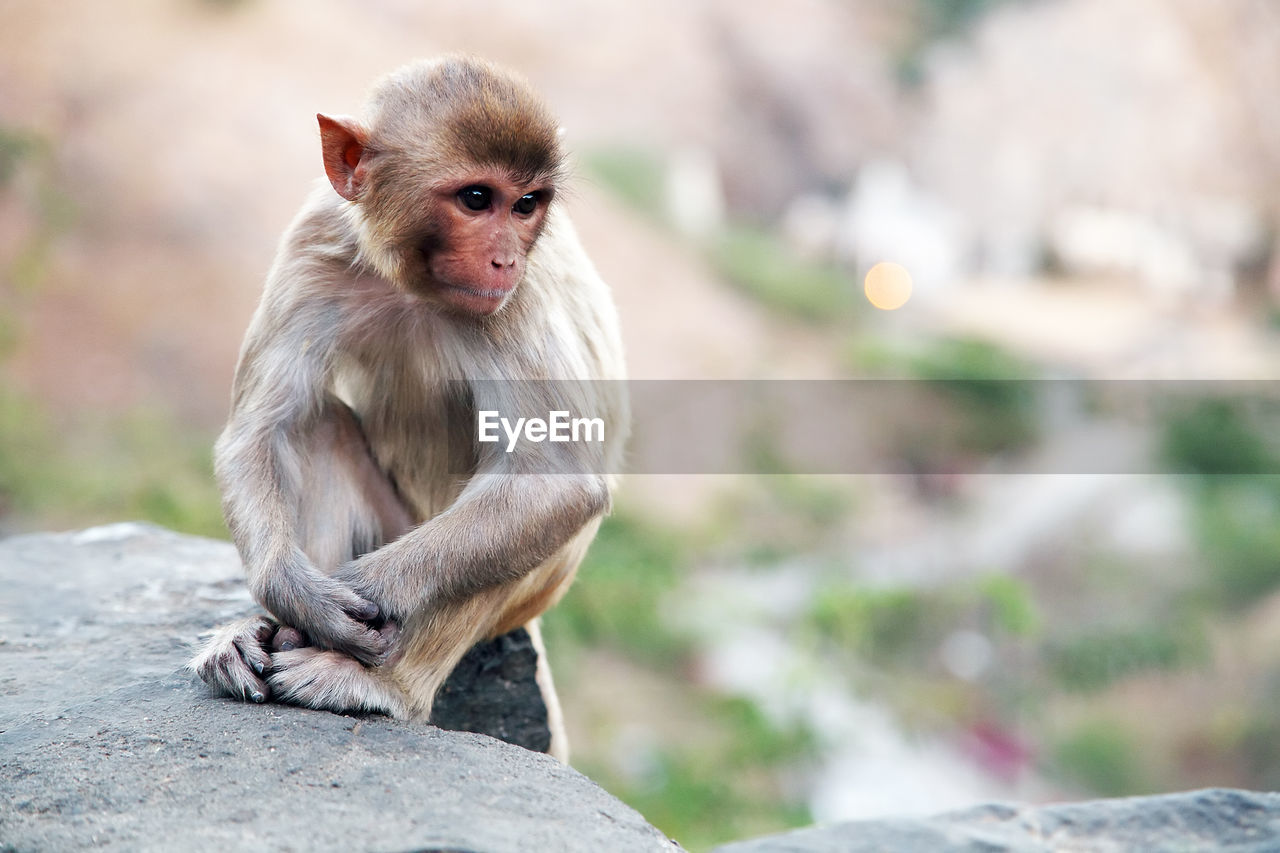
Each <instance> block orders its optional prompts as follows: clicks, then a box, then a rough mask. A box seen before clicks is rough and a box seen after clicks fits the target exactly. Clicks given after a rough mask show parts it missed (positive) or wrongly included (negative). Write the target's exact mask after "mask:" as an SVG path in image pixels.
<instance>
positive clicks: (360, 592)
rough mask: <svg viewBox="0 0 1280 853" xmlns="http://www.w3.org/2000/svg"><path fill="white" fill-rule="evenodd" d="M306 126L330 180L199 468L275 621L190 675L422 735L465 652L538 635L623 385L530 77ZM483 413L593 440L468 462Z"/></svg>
mask: <svg viewBox="0 0 1280 853" xmlns="http://www.w3.org/2000/svg"><path fill="white" fill-rule="evenodd" d="M318 119H319V123H320V139H321V147H322V152H323V159H324V170H325V174H326V175H327V176H328V183H326V184H323V185H322V186H321V187H320V188H319V189H318V191H316V192H315V193H314V194H313V195H312V196H311V198H310V199H309V200H308V201H307V203H306V204H305V205H304V207H303V208H302V211H301V212H300V213H299V214H298V216H297V218H296V219H295V220H294V222H293V224H292V225H291V226H290V227H289V229H288V231H287V232H286V233H285V235H284V238H283V240H282V242H281V245H280V249H279V252H278V254H277V256H276V260H275V263H274V265H273V266H272V268H271V272H270V274H269V276H268V278H267V283H266V288H265V291H264V293H263V296H262V302H261V304H260V305H259V307H258V310H257V313H256V314H255V316H254V318H253V321H252V323H251V325H250V327H249V331H248V334H247V336H246V338H245V341H244V346H243V349H242V350H241V354H240V362H239V365H238V367H237V369H236V377H235V384H234V391H233V395H232V398H233V399H232V410H231V416H230V420H229V422H228V424H227V427H226V429H225V431H224V432H223V433H222V435H221V437H220V438H219V439H218V443H217V446H216V450H215V458H216V471H217V477H218V482H219V484H220V486H221V488H222V493H223V510H224V512H225V515H226V519H227V524H228V526H229V527H230V530H231V534H232V537H233V538H234V539H235V543H236V546H237V548H238V549H239V551H240V555H241V557H242V559H243V561H244V565H245V571H246V575H247V580H248V585H249V589H250V591H251V592H252V593H253V595H254V597H255V598H256V599H257V600H258V602H259V603H261V604H262V606H263V607H264V608H266V610H268V611H269V612H270V613H271V614H272V615H273V616H274V617H275V618H274V619H269V618H265V617H251V618H248V619H245V620H242V621H240V622H238V623H236V624H233V625H229V626H227V627H225V628H222V629H221V630H219V631H218V632H217V633H216V634H215V636H214V637H213V639H212V640H211V641H210V642H209V644H208V646H207V647H206V648H205V649H204V650H203V651H202V652H201V653H200V654H199V656H197V657H196V659H195V660H194V661H193V662H192V666H193V668H194V669H195V670H196V671H197V672H198V673H199V674H200V676H201V678H203V679H204V680H205V681H206V682H208V683H209V684H210V685H212V686H213V687H215V688H216V689H219V690H221V691H223V692H225V693H228V694H230V695H232V696H236V697H240V698H243V699H251V700H253V701H257V702H262V701H265V700H266V699H268V698H271V699H275V700H278V701H282V702H291V703H295V704H300V705H305V706H308V707H312V708H326V709H330V710H334V711H371V712H381V713H386V714H390V715H392V716H396V717H407V718H412V719H418V720H426V719H427V718H428V717H429V716H430V714H431V705H432V700H433V698H434V696H435V693H436V691H437V689H438V688H439V687H440V685H441V683H442V682H443V681H444V679H445V678H446V677H447V676H448V675H449V673H450V671H451V670H452V669H453V667H454V665H455V664H456V663H457V662H458V660H459V659H460V658H461V657H462V656H463V655H464V654H465V653H466V652H467V650H468V649H469V648H471V646H472V645H474V644H475V643H476V642H478V641H480V640H483V639H485V638H488V637H493V636H498V635H501V634H503V633H505V632H507V631H510V630H513V629H515V628H517V627H519V626H521V625H527V626H529V627H530V628H531V633H533V635H534V637H535V642H537V637H538V634H537V623H536V621H535V620H536V617H537V616H538V614H540V613H541V612H543V611H544V610H545V609H546V608H548V607H550V606H551V605H552V604H554V603H555V602H556V601H557V600H558V599H559V598H560V596H561V595H562V594H563V593H564V591H565V589H566V588H567V587H568V585H569V583H570V581H571V580H572V579H573V576H574V573H575V572H576V570H577V567H578V564H579V562H580V561H581V560H582V557H583V555H584V553H585V552H586V549H587V545H588V544H589V543H590V541H591V539H592V537H593V536H594V535H595V532H596V528H597V527H598V526H599V523H600V519H601V517H602V516H603V515H604V514H605V513H606V512H607V511H608V508H609V504H610V493H611V489H612V486H613V482H612V478H611V476H609V472H610V471H611V470H614V469H613V466H614V465H616V463H617V456H618V454H619V452H620V450H619V448H620V446H621V442H620V440H621V438H622V437H623V436H624V435H625V433H626V431H627V418H628V413H627V403H626V399H625V396H624V392H623V389H622V388H621V383H620V382H609V381H603V382H600V381H595V380H616V379H621V378H622V376H623V361H622V352H621V344H620V339H619V333H618V328H617V319H616V316H615V311H614V307H613V302H612V299H611V296H610V294H609V290H608V288H607V287H606V285H605V284H604V282H603V281H602V280H601V279H600V277H599V275H598V274H597V273H596V271H595V269H594V267H593V266H592V265H591V262H590V260H589V259H588V258H587V256H586V254H585V253H584V252H583V249H582V246H581V245H580V243H579V241H578V238H577V236H576V234H575V232H574V230H573V227H572V226H571V224H570V223H569V221H568V219H567V218H566V216H565V214H564V212H563V211H562V210H561V209H560V205H559V202H558V200H557V194H558V192H559V190H560V182H561V178H562V173H563V171H564V162H563V154H562V152H561V147H560V137H559V131H558V129H557V126H556V124H555V122H554V121H553V120H552V119H551V118H550V116H549V114H548V113H547V111H546V108H545V107H544V106H543V104H542V103H541V101H540V100H539V99H538V98H537V97H536V95H535V94H534V93H533V92H532V91H531V90H530V88H529V87H528V86H527V84H525V83H524V82H523V81H521V80H520V79H518V78H516V77H514V76H513V75H511V74H510V73H508V72H506V71H503V70H501V69H498V68H496V67H495V66H493V65H490V64H488V63H486V62H483V61H480V60H476V59H471V58H461V57H450V58H446V59H443V60H439V61H434V62H420V63H415V64H411V65H409V66H407V67H405V68H403V69H401V70H399V71H397V72H395V73H394V74H392V75H391V76H389V77H387V78H386V79H384V80H383V81H382V82H381V83H379V84H378V85H377V86H376V88H375V89H374V91H373V94H372V96H371V98H370V102H369V105H368V111H367V116H366V117H365V119H364V120H357V119H354V118H350V117H344V116H333V117H330V116H326V115H320V116H318ZM561 380H571V381H561ZM481 410H490V411H497V412H501V413H502V414H503V415H504V416H505V415H507V414H508V413H509V412H510V413H513V414H515V415H527V414H528V413H529V412H531V411H541V412H542V413H543V417H546V414H547V413H548V412H551V411H554V410H574V414H575V415H583V416H589V417H598V418H601V419H603V422H604V424H605V430H606V436H607V437H608V444H607V445H606V449H604V450H601V449H600V447H599V446H591V447H587V446H586V445H585V444H584V443H581V442H580V443H568V444H565V443H555V444H553V443H550V442H543V443H533V442H528V441H526V442H523V443H521V445H520V447H519V448H518V449H509V445H508V442H507V441H506V440H505V437H504V440H503V441H501V442H496V443H483V442H480V441H478V439H477V414H478V412H480V411H481ZM513 419H514V417H513ZM540 684H541V685H542V686H543V691H544V694H547V693H548V691H549V690H550V681H549V673H548V672H547V671H545V670H542V671H540ZM548 700H549V701H548V708H549V709H550V710H551V711H552V713H553V715H554V714H556V713H557V707H558V706H557V705H556V702H555V699H554V693H551V694H550V695H549V696H548ZM552 722H553V724H554V723H555V722H556V721H555V720H553V721H552ZM555 728H556V726H555V725H553V734H554V733H555ZM555 740H556V738H555V737H553V747H552V751H553V752H555V751H556V750H557V746H556V744H555ZM560 750H561V752H562V751H563V742H562V741H561V746H560Z"/></svg>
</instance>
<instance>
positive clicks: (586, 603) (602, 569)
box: [543, 513, 689, 666]
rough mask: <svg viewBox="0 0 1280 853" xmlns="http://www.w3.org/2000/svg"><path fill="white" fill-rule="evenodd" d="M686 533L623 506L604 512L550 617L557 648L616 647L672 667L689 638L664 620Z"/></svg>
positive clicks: (546, 621)
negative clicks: (584, 556) (569, 586)
mask: <svg viewBox="0 0 1280 853" xmlns="http://www.w3.org/2000/svg"><path fill="white" fill-rule="evenodd" d="M680 544H681V543H680V539H679V538H678V537H677V536H676V535H674V534H673V533H671V532H670V531H667V530H663V529H660V528H656V527H654V526H652V525H646V524H644V523H643V522H641V521H639V520H637V519H635V518H633V517H630V516H627V515H625V514H622V513H615V514H614V515H611V516H610V517H609V518H607V519H605V521H604V523H603V524H601V526H600V532H599V534H598V535H597V536H596V540H595V542H593V543H592V545H591V550H590V551H589V552H588V554H587V559H586V561H585V562H584V563H583V566H582V568H581V569H580V573H579V577H580V578H581V582H580V583H578V584H576V585H575V586H574V587H573V590H572V591H571V592H570V594H569V595H567V596H566V597H565V599H564V600H563V601H561V602H560V604H559V605H557V606H556V607H555V608H554V609H552V610H551V611H550V612H549V613H548V614H547V615H546V616H545V617H544V620H543V623H544V627H545V630H546V633H547V636H548V642H549V643H553V644H554V645H555V646H556V647H557V649H559V648H570V647H583V648H602V647H607V648H613V649H617V650H618V651H621V652H623V653H625V654H626V655H627V656H628V657H631V658H633V659H635V660H637V661H640V662H643V663H646V664H649V665H656V666H670V665H671V664H672V662H674V661H677V660H679V659H680V658H682V657H683V656H684V655H686V654H687V653H688V651H689V642H688V640H687V639H686V638H684V637H682V636H681V635H680V634H679V633H678V632H676V631H675V630H674V629H672V628H671V627H670V626H668V625H667V624H666V622H664V621H663V619H662V612H663V609H664V608H663V600H664V597H665V596H667V595H669V594H670V593H671V591H672V590H673V588H674V587H675V584H676V580H677V571H678V568H679V565H680V561H681V553H682V549H681V547H680Z"/></svg>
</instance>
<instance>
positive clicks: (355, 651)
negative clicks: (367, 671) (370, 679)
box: [308, 611, 390, 666]
mask: <svg viewBox="0 0 1280 853" xmlns="http://www.w3.org/2000/svg"><path fill="white" fill-rule="evenodd" d="M308 636H309V637H310V638H311V640H312V641H313V642H314V643H315V644H316V645H317V646H320V647H321V648H325V649H333V650H335V651H339V652H343V653H345V654H347V655H350V656H351V657H353V658H355V659H356V660H358V661H360V662H361V663H363V664H365V665H367V666H376V665H377V664H378V663H380V662H381V660H382V657H383V655H385V654H386V652H387V649H388V648H389V647H390V641H389V639H388V638H387V637H384V636H383V635H382V634H380V633H378V631H376V630H374V629H373V628H371V627H369V625H367V624H366V623H364V622H360V621H357V620H355V619H352V618H351V617H350V616H348V615H347V614H345V613H343V612H342V611H338V612H337V613H336V614H331V615H330V618H328V619H326V620H324V621H323V622H321V623H319V624H312V625H310V626H308Z"/></svg>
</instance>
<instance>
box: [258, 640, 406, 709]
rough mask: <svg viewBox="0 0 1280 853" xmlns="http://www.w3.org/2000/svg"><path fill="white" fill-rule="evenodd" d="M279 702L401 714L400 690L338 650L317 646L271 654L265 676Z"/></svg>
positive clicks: (310, 706) (402, 707)
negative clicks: (267, 672) (328, 649)
mask: <svg viewBox="0 0 1280 853" xmlns="http://www.w3.org/2000/svg"><path fill="white" fill-rule="evenodd" d="M267 681H268V683H269V684H270V685H271V694H272V696H273V697H274V698H275V699H276V701H278V702H288V703H291V704H294V705H302V706H303V707H306V708H317V709H322V710H326V711H337V712H339V713H342V712H347V711H360V712H369V713H375V714H388V715H390V716H392V717H404V716H405V715H406V713H405V701H404V697H403V696H402V695H401V694H400V691H399V690H398V689H397V688H395V687H394V686H392V685H391V684H389V683H387V682H386V681H384V680H383V679H381V678H379V677H378V676H376V675H374V674H373V673H372V672H371V671H370V670H368V669H366V668H365V667H364V666H363V665H362V664H361V663H360V662H359V661H357V660H356V659H355V658H352V657H349V656H347V655H344V654H342V653H341V652H333V651H324V650H322V649H317V648H303V649H294V650H293V651H283V652H276V653H275V654H273V655H271V674H270V675H269V676H268V678H267Z"/></svg>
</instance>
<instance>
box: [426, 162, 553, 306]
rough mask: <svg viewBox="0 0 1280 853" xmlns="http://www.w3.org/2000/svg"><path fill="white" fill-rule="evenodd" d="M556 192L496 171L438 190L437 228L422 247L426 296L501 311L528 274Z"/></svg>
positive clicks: (453, 304) (434, 201)
mask: <svg viewBox="0 0 1280 853" xmlns="http://www.w3.org/2000/svg"><path fill="white" fill-rule="evenodd" d="M551 195H552V188H551V187H550V186H548V185H540V184H539V185H523V184H517V183H513V182H512V181H510V180H508V179H505V178H501V177H499V176H496V175H491V174H480V175H472V176H469V178H467V179H465V180H463V181H460V182H458V183H457V184H451V185H450V186H449V187H447V188H445V189H442V190H440V191H439V192H437V193H436V195H435V198H434V200H433V206H434V207H435V208H436V209H435V211H434V214H435V215H433V216H432V217H431V220H432V223H433V229H432V233H431V234H429V235H428V236H427V237H426V238H424V239H423V240H421V241H420V242H419V245H418V246H417V251H418V252H419V254H420V257H421V262H422V264H423V267H424V271H425V273H426V278H427V281H426V282H424V284H425V289H426V290H427V291H428V293H426V294H424V295H426V296H428V297H429V298H432V299H435V300H438V301H439V302H440V303H442V304H443V305H444V306H445V307H446V308H448V309H449V310H451V311H454V312H456V313H460V314H467V315H472V316H478V317H484V316H488V315H490V314H493V313H494V312H496V311H498V310H499V309H500V308H501V307H502V306H503V305H504V304H505V303H506V301H507V300H508V299H509V298H510V297H511V294H512V293H513V292H515V289H516V287H517V286H518V285H519V284H520V280H521V279H522V278H523V277H524V270H525V258H526V257H527V255H528V253H529V249H530V248H532V247H533V244H534V242H535V241H536V240H537V239H538V235H539V233H541V231H542V226H543V223H544V221H545V219H546V213H547V205H548V204H549V203H550V201H551Z"/></svg>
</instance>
